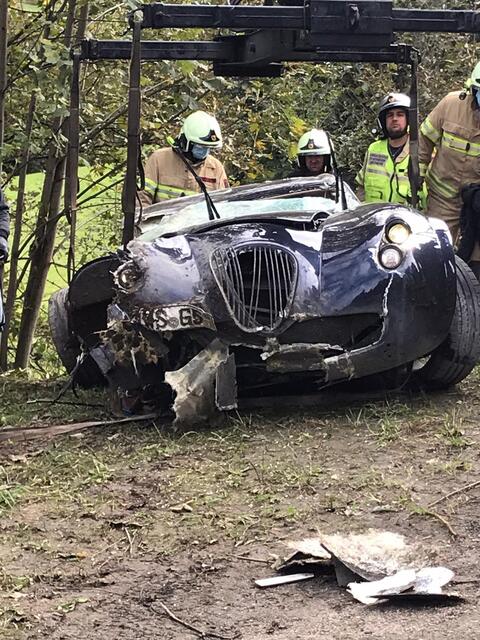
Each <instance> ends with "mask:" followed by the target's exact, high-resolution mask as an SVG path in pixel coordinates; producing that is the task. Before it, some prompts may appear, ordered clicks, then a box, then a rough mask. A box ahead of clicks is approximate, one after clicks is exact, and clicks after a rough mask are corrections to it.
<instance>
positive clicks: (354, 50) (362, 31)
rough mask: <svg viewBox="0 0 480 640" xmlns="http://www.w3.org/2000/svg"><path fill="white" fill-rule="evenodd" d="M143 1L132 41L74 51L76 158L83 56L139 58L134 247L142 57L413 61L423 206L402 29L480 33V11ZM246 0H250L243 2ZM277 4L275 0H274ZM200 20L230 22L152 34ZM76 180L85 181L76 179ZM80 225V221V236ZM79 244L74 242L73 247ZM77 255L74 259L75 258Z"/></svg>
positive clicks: (132, 104)
mask: <svg viewBox="0 0 480 640" xmlns="http://www.w3.org/2000/svg"><path fill="white" fill-rule="evenodd" d="M231 1H232V4H231V5H230V4H228V5H188V4H162V3H157V2H153V3H151V4H143V5H140V7H139V8H138V9H137V10H136V11H134V12H133V13H132V14H131V16H130V27H131V30H132V40H84V41H83V42H82V44H81V47H80V50H79V51H76V52H75V53H74V56H73V65H74V72H73V75H72V92H71V105H70V106H71V108H70V121H71V136H70V137H71V139H72V140H73V141H74V143H73V144H72V145H70V151H69V153H70V154H71V159H70V162H69V164H70V167H72V169H73V168H74V167H76V161H75V159H73V157H72V156H73V155H75V154H76V153H78V149H77V144H76V141H77V140H78V127H79V118H78V113H79V85H78V83H79V74H78V67H79V65H80V62H81V61H96V60H130V86H129V103H128V149H127V172H126V177H125V188H124V198H123V212H124V227H123V244H124V246H126V245H127V243H128V242H129V241H130V240H131V239H132V238H133V236H134V225H135V203H136V190H137V159H138V156H139V149H140V107H141V100H140V68H141V61H142V60H207V61H211V62H212V63H213V70H214V73H215V74H216V75H223V76H238V77H278V76H279V75H280V74H281V73H282V69H283V67H282V63H284V62H312V63H320V62H372V63H384V62H387V63H388V62H393V63H396V64H407V65H409V66H410V69H411V87H410V96H411V108H410V114H409V116H410V157H411V163H410V164H411V167H410V171H409V175H410V181H411V184H412V197H413V202H412V204H413V206H415V205H416V204H417V189H416V185H417V184H418V108H417V65H418V62H419V54H418V52H417V50H416V49H415V48H413V47H412V46H410V45H405V44H397V43H396V42H395V37H396V34H398V33H401V32H436V33H440V32H442V33H480V11H468V10H443V9H438V10H429V9H428V10H426V9H396V8H394V6H393V2H392V0H303V1H302V0H283V3H282V0H280V4H276V5H271V4H268V5H264V6H258V5H255V6H253V5H241V4H239V2H237V3H236V4H235V3H234V2H235V0H231ZM240 1H241V0H240ZM265 1H266V2H271V0H265ZM181 28H199V29H212V30H219V29H221V30H228V31H230V33H229V34H227V35H223V34H222V35H217V36H214V37H213V38H212V39H211V40H206V41H202V40H190V41H184V40H168V41H165V40H142V37H141V36H142V30H144V29H148V30H154V29H155V30H158V29H169V30H171V29H181ZM72 173H73V171H71V172H70V181H71V184H70V186H69V189H68V193H69V207H68V208H69V212H70V219H71V220H72V226H73V224H74V220H75V209H76V201H75V197H74V195H73V194H75V193H76V176H73V175H72ZM73 181H75V182H73ZM74 237H75V229H74V228H72V238H74ZM71 251H72V252H73V247H72V246H71ZM72 260H73V258H72Z"/></svg>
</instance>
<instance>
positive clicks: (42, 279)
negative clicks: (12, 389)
mask: <svg viewBox="0 0 480 640" xmlns="http://www.w3.org/2000/svg"><path fill="white" fill-rule="evenodd" d="M76 5H77V0H69V3H68V14H67V18H66V26H65V35H64V45H65V47H67V48H70V47H71V46H72V44H73V24H74V17H75V11H76ZM87 15H88V3H85V4H84V5H83V6H82V7H81V10H80V16H79V20H78V29H77V34H76V36H75V40H76V41H79V40H81V39H82V37H83V34H84V31H85V25H86V17H87ZM67 81H68V78H67V76H66V74H65V73H63V74H62V78H61V82H62V83H67ZM67 126H68V122H67V121H66V120H65V119H61V118H55V120H54V122H53V123H52V131H53V132H54V137H55V134H56V132H60V131H62V133H63V134H64V135H65V132H66V130H67ZM60 139H61V136H60V137H59V141H58V142H57V141H56V140H55V139H54V140H53V141H52V143H51V145H50V147H49V151H48V159H47V166H46V170H45V179H44V183H43V190H42V198H41V203H40V209H39V214H38V218H37V223H36V234H35V240H34V243H33V249H32V252H31V256H30V271H29V274H28V281H27V286H26V289H25V294H24V299H23V310H22V317H21V320H20V329H19V333H18V341H17V351H16V356H15V367H16V368H22V369H23V368H25V367H27V365H28V360H29V357H30V352H31V349H32V344H33V338H34V334H35V329H36V326H37V322H38V317H39V313H40V308H41V304H42V299H43V294H44V291H45V283H46V281H47V274H48V270H49V268H50V265H51V262H52V257H53V251H54V246H55V238H56V232H57V223H58V219H59V215H58V214H59V212H60V206H61V196H62V189H63V184H64V180H65V164H66V158H65V147H64V145H63V143H62V142H60Z"/></svg>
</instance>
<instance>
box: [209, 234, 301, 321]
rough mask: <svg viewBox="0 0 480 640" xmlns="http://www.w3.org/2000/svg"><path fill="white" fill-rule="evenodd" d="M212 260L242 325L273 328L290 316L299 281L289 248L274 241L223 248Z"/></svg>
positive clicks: (214, 270)
mask: <svg viewBox="0 0 480 640" xmlns="http://www.w3.org/2000/svg"><path fill="white" fill-rule="evenodd" d="M210 264H211V268H212V272H213V274H214V276H215V279H216V281H217V284H218V286H219V289H220V291H221V292H222V295H223V298H224V300H225V302H226V304H227V307H228V310H229V312H230V313H231V315H232V317H233V319H234V320H235V322H236V324H237V325H238V326H239V327H240V328H241V329H243V330H244V331H250V332H253V331H259V330H261V329H267V330H273V329H275V328H277V327H278V326H279V325H280V323H281V322H282V320H283V319H284V318H285V317H287V315H288V312H289V310H290V306H291V304H292V299H293V295H294V293H295V286H296V283H297V261H296V259H295V257H294V256H293V255H292V254H291V253H290V252H289V251H286V250H285V249H283V248H281V247H276V246H271V245H253V246H252V245H249V246H237V247H233V248H232V247H228V248H226V249H224V248H221V249H216V250H215V251H214V252H213V253H212V256H211V259H210Z"/></svg>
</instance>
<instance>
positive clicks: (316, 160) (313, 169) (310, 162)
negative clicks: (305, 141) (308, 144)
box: [305, 156, 325, 174]
mask: <svg viewBox="0 0 480 640" xmlns="http://www.w3.org/2000/svg"><path fill="white" fill-rule="evenodd" d="M305 166H306V167H307V171H309V172H310V173H315V174H317V173H322V171H323V167H324V166H325V158H324V157H323V156H305Z"/></svg>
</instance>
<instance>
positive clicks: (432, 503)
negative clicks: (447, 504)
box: [428, 480, 480, 508]
mask: <svg viewBox="0 0 480 640" xmlns="http://www.w3.org/2000/svg"><path fill="white" fill-rule="evenodd" d="M478 485H480V480H477V481H476V482H471V483H470V484H466V485H465V486H464V487H460V489H455V491H450V493H447V494H446V495H444V496H442V497H441V498H438V500H435V501H434V502H431V503H430V504H429V505H428V508H430V507H434V506H435V505H437V504H440V502H443V501H444V500H448V498H451V497H452V496H456V495H457V494H458V493H464V492H465V491H469V490H470V489H473V488H474V487H477V486H478Z"/></svg>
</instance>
